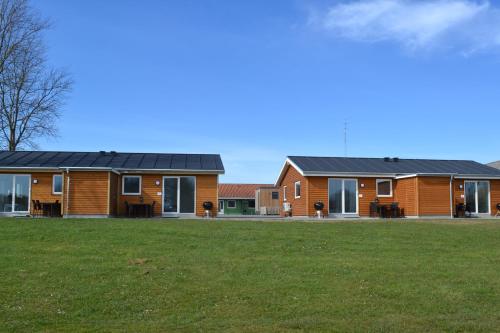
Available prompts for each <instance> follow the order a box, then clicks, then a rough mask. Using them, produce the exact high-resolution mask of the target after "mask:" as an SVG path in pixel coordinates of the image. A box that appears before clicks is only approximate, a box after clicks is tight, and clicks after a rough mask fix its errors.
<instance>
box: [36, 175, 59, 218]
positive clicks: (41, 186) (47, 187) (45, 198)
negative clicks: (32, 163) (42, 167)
mask: <svg viewBox="0 0 500 333" xmlns="http://www.w3.org/2000/svg"><path fill="white" fill-rule="evenodd" d="M55 174H56V173H46V172H38V173H32V174H31V199H32V200H40V202H56V200H58V201H59V202H62V194H53V193H52V177H53V176H54V175H55ZM57 174H59V175H60V173H57ZM33 179H37V180H38V183H37V184H33ZM31 209H32V210H33V205H32V204H31Z"/></svg>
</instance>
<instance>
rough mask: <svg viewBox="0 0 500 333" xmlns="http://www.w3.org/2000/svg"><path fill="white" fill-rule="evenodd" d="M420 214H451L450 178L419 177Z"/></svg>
mask: <svg viewBox="0 0 500 333" xmlns="http://www.w3.org/2000/svg"><path fill="white" fill-rule="evenodd" d="M418 204H419V207H418V212H419V216H426V215H427V216H440V215H444V216H449V215H450V178H449V177H418Z"/></svg>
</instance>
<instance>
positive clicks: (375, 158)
mask: <svg viewBox="0 0 500 333" xmlns="http://www.w3.org/2000/svg"><path fill="white" fill-rule="evenodd" d="M287 157H288V158H294V157H298V158H337V159H358V160H362V159H364V160H383V159H384V158H385V157H345V156H306V155H288V156H287ZM386 157H390V158H399V160H400V161H401V160H403V161H459V162H474V163H479V162H477V161H474V160H470V159H469V160H460V159H439V158H404V157H399V156H392V157H391V156H386ZM499 162H500V161H499ZM492 163H493V162H492ZM479 164H482V163H479Z"/></svg>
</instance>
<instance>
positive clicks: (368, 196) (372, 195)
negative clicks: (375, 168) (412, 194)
mask: <svg viewBox="0 0 500 333" xmlns="http://www.w3.org/2000/svg"><path fill="white" fill-rule="evenodd" d="M330 178H339V177H307V180H308V182H309V183H308V188H309V201H308V212H309V215H310V216H316V210H315V209H314V203H316V202H318V201H321V202H323V203H324V204H325V208H324V209H323V215H328V210H329V206H328V179H330ZM339 179H343V178H339ZM349 179H357V180H358V212H359V216H363V217H368V216H370V202H372V201H374V200H375V199H376V198H377V187H376V186H377V185H376V179H378V178H349ZM380 179H383V178H380ZM392 192H393V196H392V197H380V198H378V199H379V202H380V203H381V204H387V205H388V204H391V203H393V202H394V201H395V197H394V192H395V180H393V183H392Z"/></svg>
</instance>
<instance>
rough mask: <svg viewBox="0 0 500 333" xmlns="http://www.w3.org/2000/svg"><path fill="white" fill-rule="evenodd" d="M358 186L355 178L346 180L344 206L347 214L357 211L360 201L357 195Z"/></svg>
mask: <svg viewBox="0 0 500 333" xmlns="http://www.w3.org/2000/svg"><path fill="white" fill-rule="evenodd" d="M356 191H357V187H356V181H355V180H349V179H346V180H344V198H345V199H344V200H345V202H344V208H345V212H344V213H346V214H349V213H356V210H357V206H358V203H357V202H358V201H357V195H356Z"/></svg>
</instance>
